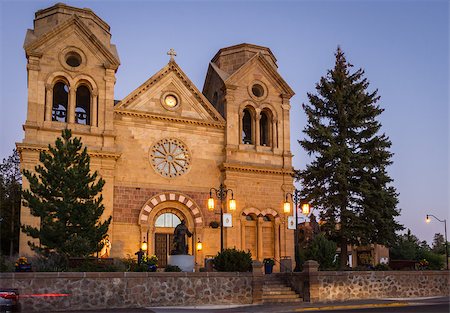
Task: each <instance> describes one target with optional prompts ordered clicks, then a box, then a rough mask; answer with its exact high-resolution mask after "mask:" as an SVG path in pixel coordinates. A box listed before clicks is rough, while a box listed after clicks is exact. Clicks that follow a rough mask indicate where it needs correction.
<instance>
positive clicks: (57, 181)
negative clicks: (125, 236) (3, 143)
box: [22, 129, 111, 257]
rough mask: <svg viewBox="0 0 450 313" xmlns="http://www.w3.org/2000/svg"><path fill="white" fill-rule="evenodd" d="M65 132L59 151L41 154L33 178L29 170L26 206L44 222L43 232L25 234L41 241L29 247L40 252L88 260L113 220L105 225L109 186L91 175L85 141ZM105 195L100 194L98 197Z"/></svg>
mask: <svg viewBox="0 0 450 313" xmlns="http://www.w3.org/2000/svg"><path fill="white" fill-rule="evenodd" d="M71 137H72V133H71V131H70V130H69V129H65V130H63V131H62V138H57V140H56V142H55V146H54V147H52V146H51V145H49V151H48V152H45V151H43V152H41V153H40V155H39V160H40V162H41V164H42V165H37V166H36V167H35V172H36V173H33V172H31V171H28V170H24V171H23V174H24V176H25V177H26V178H27V180H28V181H29V183H30V187H29V189H28V190H25V191H24V193H23V199H24V205H25V206H27V207H29V208H30V211H31V214H32V215H33V216H36V217H39V218H40V227H39V228H37V227H32V226H30V225H23V226H22V231H23V232H25V233H26V234H27V235H28V236H31V237H32V238H37V239H39V244H38V245H36V244H34V243H32V242H28V244H29V245H30V247H31V248H32V249H33V250H35V251H37V252H40V253H43V254H46V253H49V252H56V253H58V254H61V255H65V256H67V257H87V256H89V255H91V254H92V253H94V252H97V251H100V250H101V248H102V246H103V244H102V242H101V241H102V239H104V238H105V236H106V233H107V231H108V227H109V224H110V222H111V217H109V218H108V219H107V220H105V221H103V222H100V221H99V219H100V217H101V216H102V214H103V211H104V209H105V208H104V206H103V204H102V200H103V197H102V195H101V191H102V188H103V185H104V184H105V181H104V180H103V179H102V178H99V177H98V173H97V172H94V173H92V174H91V173H90V158H89V155H88V153H87V149H86V147H84V148H82V143H81V138H76V137H75V138H73V139H72V138H71ZM99 193H100V195H99Z"/></svg>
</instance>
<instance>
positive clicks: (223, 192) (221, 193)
mask: <svg viewBox="0 0 450 313" xmlns="http://www.w3.org/2000/svg"><path fill="white" fill-rule="evenodd" d="M213 192H214V194H215V195H216V197H217V199H219V200H220V213H217V214H220V252H222V251H223V211H224V206H226V199H227V194H228V192H230V193H231V199H230V201H229V203H228V206H229V209H230V211H235V210H236V200H235V199H234V195H233V190H231V189H227V188H225V186H224V184H220V186H219V188H218V189H216V188H211V189H209V198H208V210H210V211H214V198H213ZM200 244H201V243H200ZM197 246H198V243H197Z"/></svg>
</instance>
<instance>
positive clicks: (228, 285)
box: [0, 272, 252, 312]
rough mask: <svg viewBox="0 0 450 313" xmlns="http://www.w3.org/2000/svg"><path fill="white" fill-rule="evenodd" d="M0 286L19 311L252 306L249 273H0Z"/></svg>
mask: <svg viewBox="0 0 450 313" xmlns="http://www.w3.org/2000/svg"><path fill="white" fill-rule="evenodd" d="M0 282H1V284H0V288H5V287H8V288H18V289H19V292H20V296H21V297H20V303H21V305H22V312H35V311H39V312H48V311H70V310H88V309H103V308H108V309H112V308H133V307H148V306H172V305H174V306H182V305H199V304H213V303H214V304H248V303H252V273H131V272H127V273H0ZM52 294H53V295H54V296H51V295H52ZM58 294H67V296H61V295H58ZM43 295H44V296H43ZM45 295H47V296H45Z"/></svg>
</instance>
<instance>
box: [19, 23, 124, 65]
mask: <svg viewBox="0 0 450 313" xmlns="http://www.w3.org/2000/svg"><path fill="white" fill-rule="evenodd" d="M70 36H77V37H78V38H79V39H80V40H81V42H83V43H84V44H85V46H86V47H87V48H88V49H90V50H91V51H92V52H93V53H94V54H95V55H96V56H97V57H98V58H102V59H103V61H104V64H105V67H108V68H111V69H117V68H118V67H119V65H120V61H119V57H118V55H117V51H116V50H115V46H114V45H111V46H110V47H106V46H105V45H104V44H103V43H102V42H101V41H100V40H99V39H98V38H97V37H96V36H95V35H94V34H93V33H92V32H91V31H90V30H89V28H88V27H87V26H86V25H85V24H84V23H83V21H82V20H81V19H80V18H79V17H78V16H77V15H74V16H72V17H71V18H70V19H68V20H67V21H65V22H64V23H62V24H60V25H59V26H57V27H55V28H53V29H52V30H50V31H49V32H47V33H45V34H43V35H41V36H38V37H36V36H34V34H33V33H32V32H31V31H28V33H27V37H26V38H25V43H24V49H25V52H26V54H27V55H42V54H43V53H44V52H45V51H46V50H47V49H51V48H53V47H54V46H55V45H57V44H58V43H60V42H61V38H63V40H64V39H67V38H70Z"/></svg>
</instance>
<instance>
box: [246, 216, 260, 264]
mask: <svg viewBox="0 0 450 313" xmlns="http://www.w3.org/2000/svg"><path fill="white" fill-rule="evenodd" d="M244 250H245V251H247V250H250V253H251V254H252V259H253V260H256V259H257V258H258V254H257V240H256V221H247V222H246V225H245V247H244Z"/></svg>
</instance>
